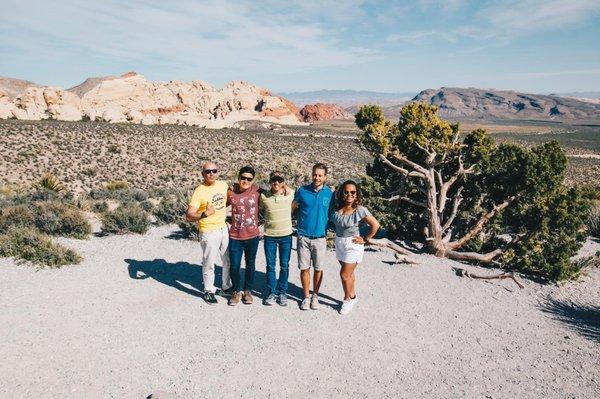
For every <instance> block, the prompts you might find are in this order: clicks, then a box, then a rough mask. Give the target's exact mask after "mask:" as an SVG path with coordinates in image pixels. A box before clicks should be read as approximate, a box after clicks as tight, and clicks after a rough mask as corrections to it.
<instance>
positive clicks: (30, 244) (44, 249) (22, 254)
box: [0, 227, 81, 268]
mask: <svg viewBox="0 0 600 399" xmlns="http://www.w3.org/2000/svg"><path fill="white" fill-rule="evenodd" d="M0 256H2V257H8V256H13V257H15V258H17V259H21V260H25V261H29V262H32V263H35V264H38V265H43V266H48V267H51V268H56V267H60V266H63V265H70V264H76V263H79V262H81V257H80V256H79V255H77V253H75V252H74V251H73V250H71V249H67V248H65V247H63V246H62V245H59V244H55V243H53V242H52V240H51V239H50V237H49V236H47V235H46V234H43V233H41V232H39V231H38V230H36V229H35V228H31V227H13V228H10V229H9V230H8V231H7V232H6V233H5V234H2V235H0Z"/></svg>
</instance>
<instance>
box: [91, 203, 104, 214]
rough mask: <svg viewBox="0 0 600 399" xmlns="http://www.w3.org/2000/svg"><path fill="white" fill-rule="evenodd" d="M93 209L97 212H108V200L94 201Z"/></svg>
mask: <svg viewBox="0 0 600 399" xmlns="http://www.w3.org/2000/svg"><path fill="white" fill-rule="evenodd" d="M92 211H93V212H96V213H104V212H108V203H107V202H106V201H102V202H94V204H93V205H92Z"/></svg>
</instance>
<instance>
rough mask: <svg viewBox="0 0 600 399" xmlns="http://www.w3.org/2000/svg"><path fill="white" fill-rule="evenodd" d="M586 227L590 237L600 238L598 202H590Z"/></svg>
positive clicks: (599, 205) (599, 204) (599, 207)
mask: <svg viewBox="0 0 600 399" xmlns="http://www.w3.org/2000/svg"><path fill="white" fill-rule="evenodd" d="M586 225H587V229H588V234H589V235H590V236H592V237H600V201H594V202H592V204H591V207H590V213H589V215H588V219H587V222H586Z"/></svg>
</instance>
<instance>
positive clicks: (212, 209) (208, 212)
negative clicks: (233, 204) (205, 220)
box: [204, 204, 215, 216]
mask: <svg viewBox="0 0 600 399" xmlns="http://www.w3.org/2000/svg"><path fill="white" fill-rule="evenodd" d="M213 213H215V207H214V206H212V204H209V205H208V206H207V207H206V210H205V211H204V214H205V215H206V216H210V215H212V214H213Z"/></svg>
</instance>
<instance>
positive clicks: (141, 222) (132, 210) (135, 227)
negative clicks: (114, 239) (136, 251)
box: [102, 203, 149, 234]
mask: <svg viewBox="0 0 600 399" xmlns="http://www.w3.org/2000/svg"><path fill="white" fill-rule="evenodd" d="M148 225H149V222H148V214H147V213H146V212H145V211H144V210H143V209H142V208H141V207H140V206H139V205H137V204H134V203H129V204H124V205H121V206H119V207H118V208H117V209H115V210H114V211H113V212H108V213H105V214H104V215H102V233H103V234H125V233H140V234H144V233H145V232H146V231H148Z"/></svg>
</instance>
